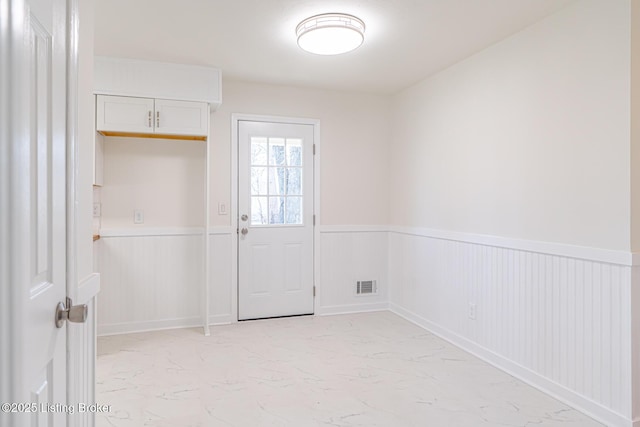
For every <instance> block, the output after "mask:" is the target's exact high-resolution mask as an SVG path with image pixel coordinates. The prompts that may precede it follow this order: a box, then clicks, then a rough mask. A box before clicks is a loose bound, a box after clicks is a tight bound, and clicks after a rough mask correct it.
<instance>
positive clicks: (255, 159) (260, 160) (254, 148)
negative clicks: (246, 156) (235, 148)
mask: <svg viewBox="0 0 640 427" xmlns="http://www.w3.org/2000/svg"><path fill="white" fill-rule="evenodd" d="M251 164H252V165H256V166H266V165H267V138H256V137H253V138H251Z"/></svg>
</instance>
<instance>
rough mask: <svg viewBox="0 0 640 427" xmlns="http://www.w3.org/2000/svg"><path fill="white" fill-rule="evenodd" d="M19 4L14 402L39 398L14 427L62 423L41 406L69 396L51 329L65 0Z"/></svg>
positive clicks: (62, 261) (62, 357) (57, 334)
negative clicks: (20, 244)
mask: <svg viewBox="0 0 640 427" xmlns="http://www.w3.org/2000/svg"><path fill="white" fill-rule="evenodd" d="M24 7H25V17H26V19H25V21H24V28H23V35H24V37H23V40H24V45H23V47H24V53H25V55H24V62H23V63H21V64H20V65H21V69H22V71H23V72H24V73H23V79H24V86H22V87H21V90H20V93H21V94H22V98H23V102H24V105H23V107H24V111H22V112H17V114H23V115H24V116H23V117H25V118H26V120H25V122H24V124H25V125H24V127H23V128H21V129H19V130H18V131H17V132H18V133H19V135H17V136H16V140H17V141H21V143H20V144H21V146H22V147H21V148H22V150H23V151H21V152H20V154H19V155H18V157H17V159H16V164H17V166H18V168H17V169H16V172H14V173H15V174H16V175H14V178H15V187H14V188H15V190H17V191H16V194H19V195H20V196H19V198H20V199H18V196H16V199H15V201H16V203H17V204H19V205H20V210H21V214H22V215H23V217H24V221H23V222H19V223H17V224H16V227H18V230H17V231H18V233H19V235H21V237H22V238H23V239H24V244H25V250H24V252H22V253H20V252H19V251H16V253H15V254H14V258H13V259H14V264H13V267H14V268H16V269H17V270H18V271H19V272H18V276H19V277H21V278H22V279H20V280H19V282H23V289H24V292H22V293H21V294H20V296H19V298H18V300H19V302H18V304H19V307H20V310H19V311H20V314H19V316H21V321H20V323H19V326H18V330H17V331H16V333H18V335H19V337H20V338H18V339H17V342H16V345H17V346H18V347H19V349H18V351H17V354H18V355H21V360H20V367H21V370H22V371H21V373H20V376H19V378H20V380H19V384H18V385H17V390H16V400H14V401H16V402H31V403H36V404H38V407H37V408H38V411H36V412H35V413H24V414H18V415H17V419H16V420H15V421H16V422H15V423H12V424H11V425H15V426H22V425H30V426H53V427H58V426H60V427H61V426H63V425H65V424H66V414H65V413H64V412H62V411H58V412H46V411H42V407H41V406H40V405H54V404H60V405H65V404H66V401H67V400H66V388H67V387H66V386H67V384H66V381H67V378H66V353H65V347H66V328H64V327H63V328H61V329H58V328H56V326H55V320H54V319H55V317H54V313H55V309H56V306H57V304H58V302H60V301H65V297H66V154H67V152H66V146H67V135H66V109H67V104H66V96H67V95H66V89H67V88H66V52H67V51H66V49H67V48H66V46H67V42H66V35H67V34H66V31H67V26H66V22H67V6H66V1H64V0H53V1H50V0H28V1H26V2H25V3H24ZM14 244H15V242H14Z"/></svg>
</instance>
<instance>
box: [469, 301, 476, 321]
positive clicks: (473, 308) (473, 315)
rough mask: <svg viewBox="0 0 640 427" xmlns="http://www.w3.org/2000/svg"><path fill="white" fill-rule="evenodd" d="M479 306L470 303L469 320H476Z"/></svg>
mask: <svg viewBox="0 0 640 427" xmlns="http://www.w3.org/2000/svg"><path fill="white" fill-rule="evenodd" d="M477 311H478V310H477V306H476V303H475V302H470V303H469V319H471V320H476V315H477Z"/></svg>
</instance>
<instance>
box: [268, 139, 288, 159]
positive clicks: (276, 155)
mask: <svg viewBox="0 0 640 427" xmlns="http://www.w3.org/2000/svg"><path fill="white" fill-rule="evenodd" d="M284 157H285V156H284V138H269V165H270V166H280V165H284V164H285V162H284V160H285V158H284Z"/></svg>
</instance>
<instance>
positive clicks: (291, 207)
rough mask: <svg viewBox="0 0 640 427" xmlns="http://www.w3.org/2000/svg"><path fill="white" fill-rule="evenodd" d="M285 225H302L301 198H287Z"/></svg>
mask: <svg viewBox="0 0 640 427" xmlns="http://www.w3.org/2000/svg"><path fill="white" fill-rule="evenodd" d="M286 211H287V214H286V220H287V224H302V197H287V210H286Z"/></svg>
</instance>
